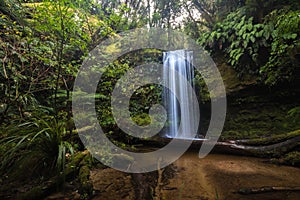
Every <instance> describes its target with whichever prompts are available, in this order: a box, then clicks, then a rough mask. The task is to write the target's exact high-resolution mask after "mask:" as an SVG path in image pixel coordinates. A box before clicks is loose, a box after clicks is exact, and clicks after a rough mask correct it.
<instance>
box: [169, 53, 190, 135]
mask: <svg viewBox="0 0 300 200" xmlns="http://www.w3.org/2000/svg"><path fill="white" fill-rule="evenodd" d="M176 74H179V75H181V76H182V77H183V78H184V79H185V81H187V82H184V81H182V79H180V78H179V77H178V75H177V76H176ZM193 78H194V68H193V52H192V51H187V50H176V51H169V52H164V54H163V79H164V82H165V86H166V87H165V88H164V90H163V101H164V106H165V108H166V110H167V113H168V115H167V116H168V121H167V122H168V124H167V127H166V130H165V133H164V136H165V137H168V138H182V139H193V138H194V137H195V131H194V130H195V111H196V110H195V106H194V102H192V101H191V99H192V94H190V92H189V91H188V85H187V84H185V83H188V84H190V85H191V86H192V87H193V81H192V79H193ZM167 88H169V89H167ZM193 88H194V87H193ZM171 91H173V92H171ZM176 96H177V97H178V99H180V101H181V102H179V100H178V99H177V98H176ZM180 123H181V127H180V126H179V124H180Z"/></svg>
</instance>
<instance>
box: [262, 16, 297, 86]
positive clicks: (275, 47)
mask: <svg viewBox="0 0 300 200" xmlns="http://www.w3.org/2000/svg"><path fill="white" fill-rule="evenodd" d="M269 18H270V19H269V21H268V23H269V24H270V25H273V26H274V31H273V32H272V35H271V37H272V44H271V51H270V56H269V60H268V62H267V63H266V64H265V65H264V66H263V67H262V68H261V70H260V72H261V74H262V75H263V76H264V78H265V82H266V83H267V84H270V85H274V84H276V83H278V82H282V81H286V80H289V81H292V80H294V79H296V78H297V77H296V73H297V72H299V69H298V68H299V64H300V29H299V27H300V11H290V12H286V10H279V11H277V10H275V11H273V12H272V13H271V14H270V15H269ZM297 69H298V71H297Z"/></svg>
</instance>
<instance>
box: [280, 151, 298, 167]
mask: <svg viewBox="0 0 300 200" xmlns="http://www.w3.org/2000/svg"><path fill="white" fill-rule="evenodd" d="M283 161H284V163H285V164H288V165H293V166H300V152H299V151H292V152H290V153H288V154H286V155H285V156H284V157H283Z"/></svg>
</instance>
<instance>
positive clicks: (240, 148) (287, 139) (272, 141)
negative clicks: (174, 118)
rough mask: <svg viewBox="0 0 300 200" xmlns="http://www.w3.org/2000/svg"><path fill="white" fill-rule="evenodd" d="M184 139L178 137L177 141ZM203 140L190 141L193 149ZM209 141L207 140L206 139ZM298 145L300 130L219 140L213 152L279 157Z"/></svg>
mask: <svg viewBox="0 0 300 200" xmlns="http://www.w3.org/2000/svg"><path fill="white" fill-rule="evenodd" d="M171 140H172V139H169V138H160V137H155V138H154V139H153V140H146V141H143V142H142V143H143V144H144V145H145V146H152V147H153V146H155V147H158V148H161V147H163V146H165V145H167V144H168V143H169V142H170V141H171ZM180 142H184V140H181V139H178V143H180ZM203 142H204V140H195V141H193V142H192V144H191V147H190V148H193V149H199V148H200V146H201V145H202V144H203ZM207 142H209V140H208V141H207ZM299 146H300V130H296V131H292V132H289V133H285V134H280V135H274V136H270V137H265V138H254V139H247V140H230V141H219V142H217V143H216V144H215V146H214V148H213V152H214V153H229V154H236V155H246V156H256V157H280V156H281V155H284V154H286V153H289V152H291V151H293V150H294V149H296V148H297V147H299Z"/></svg>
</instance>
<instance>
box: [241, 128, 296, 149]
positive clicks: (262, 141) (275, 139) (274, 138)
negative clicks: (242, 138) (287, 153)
mask: <svg viewBox="0 0 300 200" xmlns="http://www.w3.org/2000/svg"><path fill="white" fill-rule="evenodd" d="M297 136H300V130H296V131H292V132H289V133H283V134H279V135H271V136H269V137H265V138H254V139H251V140H248V141H246V142H243V144H246V145H270V144H275V143H279V142H283V141H285V140H288V139H291V138H294V137H297Z"/></svg>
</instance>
